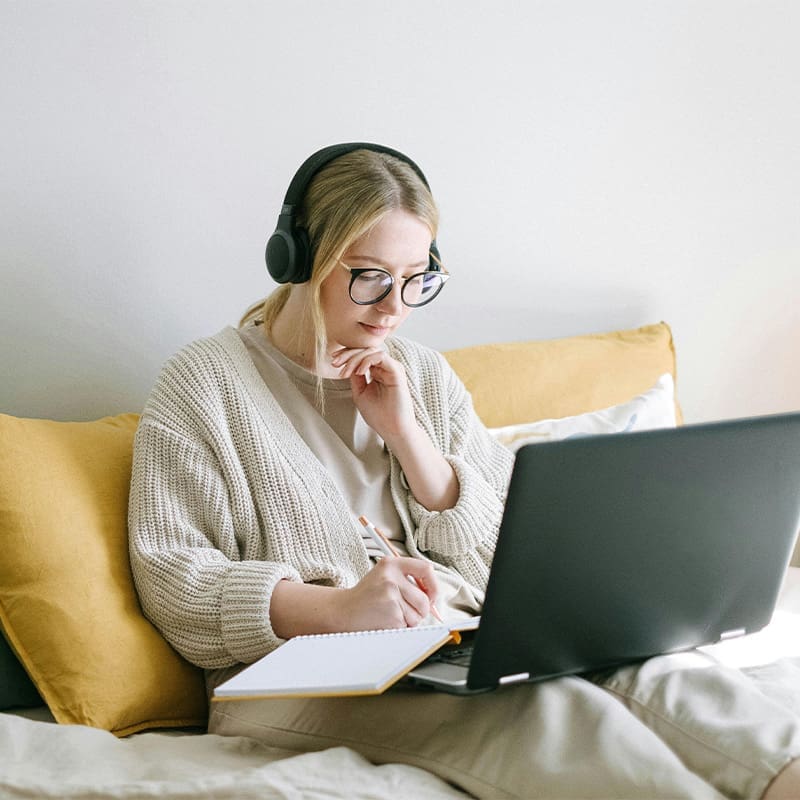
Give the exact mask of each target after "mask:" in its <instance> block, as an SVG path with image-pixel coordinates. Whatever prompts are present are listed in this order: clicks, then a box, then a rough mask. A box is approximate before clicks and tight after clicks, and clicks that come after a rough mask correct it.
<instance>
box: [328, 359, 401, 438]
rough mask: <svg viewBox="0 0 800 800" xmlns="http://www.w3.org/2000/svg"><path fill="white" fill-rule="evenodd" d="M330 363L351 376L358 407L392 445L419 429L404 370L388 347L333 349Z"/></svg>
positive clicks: (362, 414) (370, 424) (342, 372)
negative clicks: (388, 350)
mask: <svg viewBox="0 0 800 800" xmlns="http://www.w3.org/2000/svg"><path fill="white" fill-rule="evenodd" d="M331 363H332V364H333V366H334V367H339V368H340V375H341V377H342V378H349V379H350V386H351V388H352V390H353V402H354V403H355V406H356V408H357V409H358V410H359V412H360V413H361V416H362V417H363V418H364V420H365V422H366V423H367V425H369V426H370V428H372V429H373V430H374V431H376V432H377V433H378V434H379V435H380V436H381V437H382V438H383V440H384V441H385V442H386V443H387V444H388V445H389V447H393V443H394V442H395V441H397V440H398V439H399V438H402V437H406V436H408V435H409V433H410V432H411V431H412V430H413V429H414V428H416V420H415V419H414V407H413V404H412V402H411V394H410V392H409V391H408V382H407V380H406V373H405V370H404V369H403V365H402V364H400V363H399V362H398V361H396V360H395V359H393V358H392V357H391V356H390V355H389V354H388V353H387V352H386V351H385V350H382V349H381V348H378V347H359V348H342V349H340V350H336V351H334V353H333V354H332V360H331Z"/></svg>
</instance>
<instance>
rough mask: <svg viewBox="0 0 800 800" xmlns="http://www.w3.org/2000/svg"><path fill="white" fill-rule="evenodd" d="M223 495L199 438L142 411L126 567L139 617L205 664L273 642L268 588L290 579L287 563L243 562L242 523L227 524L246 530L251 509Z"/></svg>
mask: <svg viewBox="0 0 800 800" xmlns="http://www.w3.org/2000/svg"><path fill="white" fill-rule="evenodd" d="M233 502H235V501H234V499H233V498H232V497H231V494H230V492H229V488H228V484H227V482H226V480H225V475H224V468H223V465H222V464H220V463H218V461H217V459H215V456H214V451H213V449H212V448H211V447H210V446H209V445H208V444H207V443H206V442H204V441H203V440H202V438H201V437H199V436H198V437H188V436H184V435H181V434H179V433H176V432H175V431H173V430H171V429H170V428H169V427H167V426H165V425H164V424H163V423H162V422H159V421H155V420H154V419H152V418H149V417H148V416H147V414H146V413H145V415H143V417H142V420H141V422H140V425H139V428H138V430H137V433H136V441H135V447H134V461H133V474H132V481H131V494H130V505H129V529H130V556H131V569H132V571H133V577H134V580H135V583H136V588H137V591H138V593H139V598H140V601H141V604H142V608H143V610H144V613H145V615H146V616H147V617H148V618H149V619H150V620H151V621H152V622H153V624H154V625H155V626H156V627H157V628H158V629H159V630H160V631H161V633H162V634H163V635H164V636H165V638H166V639H167V640H168V641H169V642H170V644H172V646H173V647H175V649H176V650H177V651H178V652H179V653H181V655H183V656H184V657H185V658H186V659H188V660H189V661H191V662H192V663H194V664H196V665H198V666H201V667H205V668H218V667H225V666H229V665H232V664H234V663H237V662H251V661H254V660H256V659H257V658H260V657H261V656H263V655H264V654H265V653H267V652H268V651H269V650H271V649H273V648H275V647H277V646H278V645H279V644H280V643H281V641H282V640H281V639H280V638H279V637H278V636H276V634H275V632H274V631H273V629H272V626H271V624H270V615H269V603H270V597H271V595H272V590H273V588H274V586H275V585H276V583H277V582H278V581H280V580H282V579H289V580H295V581H299V580H300V575H299V574H298V572H297V571H296V570H295V569H293V568H292V567H291V566H289V565H287V564H284V563H280V562H274V561H257V560H248V558H247V552H246V550H245V547H244V542H245V541H246V540H247V534H248V533H250V532H251V531H248V530H242V529H237V527H238V528H248V527H250V523H252V527H253V528H254V529H255V527H256V520H255V518H254V517H255V513H254V511H252V510H251V509H247V508H246V507H245V508H242V507H240V508H236V509H234V508H232V504H233ZM238 505H239V506H242V505H246V504H242V503H241V502H239V503H238ZM249 517H253V519H249Z"/></svg>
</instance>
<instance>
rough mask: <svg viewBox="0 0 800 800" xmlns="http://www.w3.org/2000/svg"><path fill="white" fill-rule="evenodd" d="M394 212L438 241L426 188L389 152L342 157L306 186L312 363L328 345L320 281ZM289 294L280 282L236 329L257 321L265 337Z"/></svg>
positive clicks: (302, 219)
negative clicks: (413, 219)
mask: <svg viewBox="0 0 800 800" xmlns="http://www.w3.org/2000/svg"><path fill="white" fill-rule="evenodd" d="M396 209H403V210H404V211H408V212H409V213H411V214H414V215H415V216H416V217H418V218H419V219H420V220H422V221H423V222H424V223H425V224H426V225H427V226H428V227H429V228H430V231H431V239H432V240H433V239H435V238H436V233H437V231H438V228H439V211H438V209H437V208H436V203H435V202H434V200H433V196H432V195H431V192H430V189H429V188H428V187H427V186H426V185H425V182H424V181H423V180H422V178H421V177H420V176H419V174H418V173H417V172H416V170H415V169H414V168H413V167H411V166H410V165H409V164H407V163H406V162H405V161H402V160H400V159H398V158H395V157H394V156H391V155H389V154H387V153H380V152H376V151H373V150H354V151H352V152H350V153H346V154H345V155H342V156H339V157H338V158H336V159H334V160H333V161H331V162H330V163H329V164H326V165H325V166H324V167H323V168H322V169H320V171H319V172H318V173H317V174H316V175H315V176H314V177H313V179H312V180H311V182H310V183H309V186H308V189H307V191H306V193H305V197H304V198H303V202H302V205H301V208H300V209H299V212H298V214H297V224H298V225H299V226H300V227H302V228H305V230H306V231H307V233H308V238H309V242H310V244H311V252H312V254H313V256H312V258H313V263H312V268H311V279H310V280H309V288H310V292H309V297H310V308H309V311H310V314H311V323H312V325H313V328H314V338H315V342H316V348H315V350H316V355H315V358H316V361H315V363H317V364H319V363H321V361H322V359H323V357H324V354H325V348H326V345H327V337H326V334H325V320H324V317H323V313H322V306H321V303H320V287H321V286H322V282H323V281H324V280H325V279H326V278H327V277H328V276H329V275H330V274H331V272H332V271H333V270H334V269H335V268H336V262H337V261H338V259H340V258H341V257H342V256H343V255H344V252H345V250H347V248H348V247H350V245H352V244H353V242H355V241H356V240H357V239H360V238H361V237H362V236H364V235H365V234H366V233H368V232H369V231H370V229H371V228H372V227H373V226H374V225H377V224H378V222H380V220H381V219H383V217H385V216H386V215H387V214H388V213H389V212H391V211H394V210H396ZM290 292H291V284H284V285H282V286H279V287H278V288H277V289H276V290H275V291H274V292H273V293H272V294H270V295H269V296H268V297H267V298H266V299H265V300H259V301H258V302H256V303H254V304H253V305H251V306H250V308H248V309H247V311H246V312H245V313H244V316H243V317H242V319H241V320H240V322H239V327H243V326H244V325H247V324H248V323H250V322H253V321H257V322H261V323H263V325H264V329H265V331H266V333H269V332H270V330H271V328H272V325H273V323H274V321H275V319H276V318H277V316H278V314H279V313H280V311H281V309H282V308H283V307H284V305H285V304H286V300H287V299H288V297H289V293H290ZM301 322H304V321H301Z"/></svg>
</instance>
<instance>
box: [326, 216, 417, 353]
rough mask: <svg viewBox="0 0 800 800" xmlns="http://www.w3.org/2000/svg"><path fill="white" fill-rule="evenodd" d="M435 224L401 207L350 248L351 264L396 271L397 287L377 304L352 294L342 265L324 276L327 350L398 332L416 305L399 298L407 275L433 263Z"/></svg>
mask: <svg viewBox="0 0 800 800" xmlns="http://www.w3.org/2000/svg"><path fill="white" fill-rule="evenodd" d="M430 246H431V231H430V228H428V226H427V225H426V224H425V223H424V222H423V221H422V220H421V219H419V218H418V217H415V216H414V215H413V214H411V213H409V212H408V211H405V210H402V209H395V210H394V211H390V212H389V213H388V214H387V215H386V216H385V217H384V218H383V219H382V220H381V221H380V222H379V223H378V224H377V225H375V227H373V228H372V230H371V231H369V233H367V234H366V235H364V236H362V237H361V238H360V239H357V240H356V241H355V242H354V243H353V244H352V245H350V247H348V248H347V250H346V251H345V253H344V255H343V256H342V261H343V262H344V263H345V264H347V266H348V267H353V268H354V269H364V268H367V267H380V268H381V269H384V270H386V271H387V272H389V273H391V275H392V276H393V277H394V280H395V282H394V285H393V286H392V291H391V292H389V294H388V295H387V296H386V297H384V298H383V300H380V301H379V302H377V303H374V304H373V305H368V306H362V305H358V304H357V303H354V302H353V301H352V300H351V299H350V294H349V291H348V289H349V286H350V272H349V270H347V269H345V268H344V267H342V266H341V265H337V266H336V268H335V269H334V271H333V272H332V273H331V274H330V275H329V276H328V277H327V278H326V279H325V280H324V281H323V283H322V286H321V287H320V300H321V303H322V312H323V314H324V318H325V328H326V331H327V335H328V352H333V351H334V350H338V349H339V348H342V347H379V346H380V345H381V344H382V343H383V340H384V339H385V338H386V337H387V336H389V335H391V334H392V333H394V332H395V331H396V330H397V329H398V328H399V327H400V325H401V324H402V322H403V321H404V320H405V318H406V317H407V316H408V315H409V312H410V311H411V309H410V308H409V307H408V306H406V305H404V304H403V302H402V301H401V299H400V288H401V287H402V285H403V280H402V279H403V278H408V277H410V276H411V275H414V274H415V273H417V272H422V271H423V270H426V269H427V268H428V259H429V251H430Z"/></svg>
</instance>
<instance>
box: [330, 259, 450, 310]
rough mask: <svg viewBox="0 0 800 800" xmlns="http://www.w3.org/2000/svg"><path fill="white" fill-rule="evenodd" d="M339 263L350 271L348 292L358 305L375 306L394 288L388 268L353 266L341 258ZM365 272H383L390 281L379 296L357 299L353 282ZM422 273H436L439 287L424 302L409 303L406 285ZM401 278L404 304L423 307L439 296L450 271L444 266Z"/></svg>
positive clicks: (401, 292) (410, 306) (401, 298)
mask: <svg viewBox="0 0 800 800" xmlns="http://www.w3.org/2000/svg"><path fill="white" fill-rule="evenodd" d="M337 263H338V264H340V265H341V266H342V267H344V268H345V269H346V270H347V271H348V272H349V273H350V284H349V285H348V287H347V293H348V294H349V295H350V299H351V300H352V301H353V302H354V303H355V304H356V305H357V306H374V305H375V303H380V301H381V300H383V299H384V298H386V297H388V296H389V293H390V292H391V291H392V289H394V284H395V277H394V275H392V273H391V272H389V271H388V270H385V269H382V268H381V267H363V268H362V267H351V266H350V265H349V264H345V263H344V261H342V260H341V259H337ZM365 272H382V273H383V274H384V275H388V276H389V281H390V283H389V285H388V286H387V287H386V290H385V291H384V292H382V293H381V294H380V295H378V297H376V298H375V299H374V300H356V299H355V297H353V284H354V283H355V282H356V280H358V278H359V276H361V275H363V274H364V273H365ZM421 275H435V276H436V277H437V278H440V279H441V281H440V283H439V288H438V289H437V290H436V291H435V292H434V294H433V296H432V297H429V298H428V299H427V300H425V301H423V302H422V303H409V302H407V301H406V298H405V296H404V295H405V291H406V286H408V283H409V281H412V280H414V278H419V277H420V276H421ZM401 280H402V281H403V285H402V286H401V287H400V300H401V301H402V302H403V305H405V306H408V308H422V306H426V305H428V303H430V302H432V301H433V300H435V299H436V298H437V297H438V296H439V292H441V291H442V289H443V288H444V285H445V284H446V283H447V281H448V280H450V273H449V272H447V270H445V268H444V267H442V268H441V270H438V269H426V270H423V271H422V272H415V273H414V274H413V275H409V276H408V277H407V278H401Z"/></svg>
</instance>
